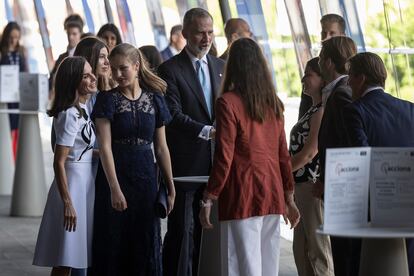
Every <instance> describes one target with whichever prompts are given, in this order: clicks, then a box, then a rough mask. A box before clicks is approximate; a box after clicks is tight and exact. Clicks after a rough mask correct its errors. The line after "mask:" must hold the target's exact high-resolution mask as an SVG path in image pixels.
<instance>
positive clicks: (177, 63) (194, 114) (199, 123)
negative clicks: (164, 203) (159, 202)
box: [158, 8, 224, 276]
mask: <svg viewBox="0 0 414 276" xmlns="http://www.w3.org/2000/svg"><path fill="white" fill-rule="evenodd" d="M183 22H184V23H183V36H184V37H185V39H186V40H187V44H186V46H185V48H184V50H183V51H181V53H180V54H178V55H176V56H174V57H172V58H171V59H169V60H168V61H166V62H164V63H163V64H161V66H160V67H159V68H158V74H159V76H160V77H161V78H163V79H164V80H165V81H166V82H167V86H168V87H167V93H166V98H165V99H166V101H167V105H168V107H169V109H170V112H171V115H172V117H173V119H172V121H171V123H170V124H169V126H168V127H167V133H166V135H167V143H168V147H169V149H170V153H171V159H172V165H173V175H174V176H177V177H178V176H197V175H209V173H210V169H211V164H212V148H211V138H214V134H215V129H214V127H213V124H214V102H215V99H216V98H217V97H218V93H219V86H220V82H221V76H222V72H223V67H224V61H223V60H221V59H218V58H216V57H213V56H211V55H208V54H207V53H208V51H209V50H210V47H211V43H212V41H213V37H214V33H213V18H212V16H211V15H210V14H209V13H208V12H207V11H205V10H203V9H201V8H193V9H190V10H189V11H187V12H186V14H185V15H184V21H183ZM204 186H205V185H200V184H197V183H180V182H175V187H176V191H177V196H176V201H175V206H174V209H173V211H172V212H171V214H170V215H169V217H168V229H167V234H166V236H165V239H164V248H163V268H164V274H165V275H168V276H191V275H197V270H198V259H199V250H200V241H201V225H200V222H199V219H198V214H199V211H200V206H199V201H200V200H201V196H202V191H203V189H204Z"/></svg>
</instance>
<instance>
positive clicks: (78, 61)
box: [33, 57, 96, 275]
mask: <svg viewBox="0 0 414 276" xmlns="http://www.w3.org/2000/svg"><path fill="white" fill-rule="evenodd" d="M95 91H96V77H95V76H94V75H93V73H92V68H91V66H90V65H89V63H88V62H87V61H86V60H85V59H84V58H83V57H69V58H66V59H65V60H63V62H62V63H61V65H60V66H59V69H58V71H57V74H56V79H55V99H54V101H53V104H52V108H51V109H50V110H49V111H48V115H49V116H51V117H53V120H54V121H53V127H54V130H55V133H56V145H55V151H54V152H55V154H54V161H53V168H54V171H55V179H54V181H53V183H52V185H51V187H50V190H49V195H48V199H47V203H46V207H45V211H44V214H43V219H42V223H41V225H40V229H39V235H38V239H37V244H36V249H35V255H34V259H33V264H34V265H38V266H48V267H53V269H52V272H51V275H69V274H70V272H71V268H87V267H88V266H90V264H91V243H92V231H93V229H92V225H93V205H94V197H95V188H94V177H93V173H92V153H93V145H94V142H95V131H94V126H93V123H92V122H91V120H90V118H89V113H88V111H87V108H86V105H85V103H86V101H87V99H88V98H89V97H90V95H91V94H92V93H94V92H95Z"/></svg>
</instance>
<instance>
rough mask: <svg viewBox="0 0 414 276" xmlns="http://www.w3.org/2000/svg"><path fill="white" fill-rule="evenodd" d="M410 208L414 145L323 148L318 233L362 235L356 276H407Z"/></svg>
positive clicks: (413, 224) (412, 225)
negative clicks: (321, 210)
mask: <svg viewBox="0 0 414 276" xmlns="http://www.w3.org/2000/svg"><path fill="white" fill-rule="evenodd" d="M368 198H370V200H368ZM368 202H369V203H370V205H369V206H368ZM368 207H369V208H368ZM368 210H369V211H370V214H371V221H370V222H368ZM413 212H414V148H369V147H366V148H343V149H328V150H327V153H326V169H325V217H324V225H323V227H322V229H321V230H318V231H317V232H318V233H321V234H325V235H330V236H338V237H349V238H355V237H359V238H362V239H363V240H362V251H361V260H360V271H359V275H360V276H371V275H372V276H374V275H375V276H394V275H399V276H408V263H407V255H406V248H405V240H404V238H408V237H414V217H413V216H412V215H411V216H410V215H408V214H413Z"/></svg>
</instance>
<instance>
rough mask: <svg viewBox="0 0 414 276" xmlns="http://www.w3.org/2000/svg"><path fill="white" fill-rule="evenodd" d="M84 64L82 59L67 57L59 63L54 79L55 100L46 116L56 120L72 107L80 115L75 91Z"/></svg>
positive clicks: (81, 76) (79, 81)
mask: <svg viewBox="0 0 414 276" xmlns="http://www.w3.org/2000/svg"><path fill="white" fill-rule="evenodd" d="M86 62H87V61H86V59H85V58H83V57H67V58H65V59H64V60H63V61H62V62H61V63H60V65H59V67H58V69H57V72H56V77H55V87H54V91H55V98H54V99H53V102H52V107H51V108H50V109H49V110H48V111H47V115H49V116H50V117H55V118H57V116H58V115H59V113H60V112H62V111H64V110H66V109H68V108H70V107H72V106H75V107H76V108H77V109H78V110H79V113H80V114H82V111H81V108H80V106H79V103H78V94H77V92H76V91H77V89H78V87H79V84H80V83H81V81H82V78H83V69H84V67H85V63H86Z"/></svg>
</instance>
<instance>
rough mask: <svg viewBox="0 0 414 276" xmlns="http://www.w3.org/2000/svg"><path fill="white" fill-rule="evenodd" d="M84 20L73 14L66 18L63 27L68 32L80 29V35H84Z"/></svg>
mask: <svg viewBox="0 0 414 276" xmlns="http://www.w3.org/2000/svg"><path fill="white" fill-rule="evenodd" d="M83 25H84V23H83V19H82V17H80V15H79V14H76V13H75V14H71V15H69V16H68V17H66V18H65V21H64V22H63V27H64V28H65V30H66V31H67V30H68V29H69V28H78V29H79V31H80V33H83Z"/></svg>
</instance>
